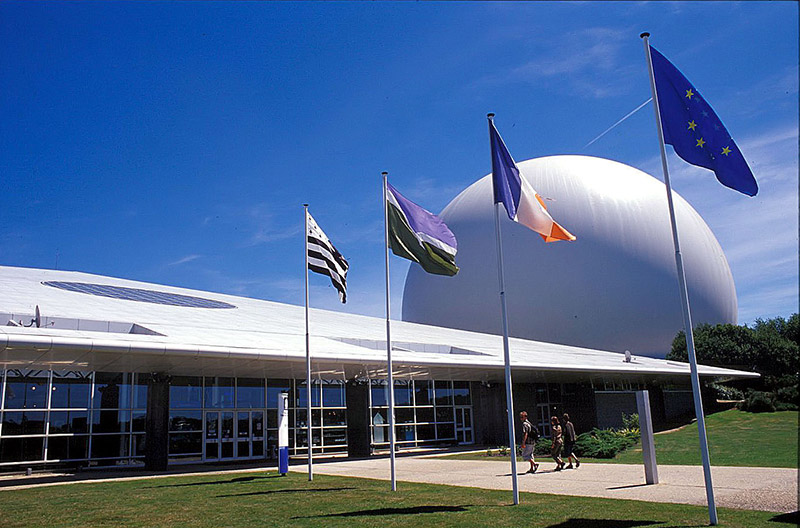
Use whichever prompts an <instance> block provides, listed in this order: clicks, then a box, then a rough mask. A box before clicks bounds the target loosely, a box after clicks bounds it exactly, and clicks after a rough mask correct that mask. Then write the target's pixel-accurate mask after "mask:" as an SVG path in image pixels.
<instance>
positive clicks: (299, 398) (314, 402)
mask: <svg viewBox="0 0 800 528" xmlns="http://www.w3.org/2000/svg"><path fill="white" fill-rule="evenodd" d="M295 387H296V388H297V394H296V400H295V401H296V404H295V407H305V406H306V405H307V404H306V402H307V401H308V391H307V390H306V382H305V380H303V381H300V382H298V383H297V384H296V385H295ZM319 388H320V383H319V380H311V406H312V407H319Z"/></svg>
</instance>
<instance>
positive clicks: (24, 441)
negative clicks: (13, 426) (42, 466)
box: [0, 438, 44, 462]
mask: <svg viewBox="0 0 800 528" xmlns="http://www.w3.org/2000/svg"><path fill="white" fill-rule="evenodd" d="M43 449H44V438H3V439H2V440H0V462H22V461H25V460H30V461H34V460H42V453H43Z"/></svg>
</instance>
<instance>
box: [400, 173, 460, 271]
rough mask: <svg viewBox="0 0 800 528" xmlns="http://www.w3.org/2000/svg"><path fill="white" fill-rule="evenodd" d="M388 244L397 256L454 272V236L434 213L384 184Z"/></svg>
mask: <svg viewBox="0 0 800 528" xmlns="http://www.w3.org/2000/svg"><path fill="white" fill-rule="evenodd" d="M386 190H387V193H386V201H387V203H386V210H387V216H388V220H389V247H390V248H391V250H392V253H394V254H395V255H397V256H398V257H403V258H406V259H408V260H411V261H414V262H417V263H418V264H419V265H420V266H422V269H424V270H425V271H427V272H428V273H434V274H436V275H449V276H452V275H455V274H456V273H458V266H456V251H457V244H456V237H455V235H453V232H452V231H450V229H448V227H447V226H446V225H445V223H444V222H442V220H441V219H440V218H439V217H438V216H436V215H435V214H433V213H431V212H429V211H426V210H425V209H423V208H422V207H420V206H418V205H417V204H415V203H414V202H412V201H411V200H409V199H408V198H406V197H405V196H403V195H402V194H400V193H399V192H397V189H395V188H394V187H392V186H391V185H390V184H389V183H388V182H387V183H386Z"/></svg>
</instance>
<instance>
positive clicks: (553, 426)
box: [550, 416, 564, 471]
mask: <svg viewBox="0 0 800 528" xmlns="http://www.w3.org/2000/svg"><path fill="white" fill-rule="evenodd" d="M550 435H551V438H552V439H553V445H552V446H550V456H552V457H553V460H555V461H556V467H555V469H554V470H553V471H561V470H562V469H564V461H563V460H561V449H562V448H563V447H564V440H563V437H562V433H561V426H560V425H559V424H558V416H552V417H550Z"/></svg>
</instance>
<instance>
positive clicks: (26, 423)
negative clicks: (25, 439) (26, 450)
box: [22, 411, 45, 435]
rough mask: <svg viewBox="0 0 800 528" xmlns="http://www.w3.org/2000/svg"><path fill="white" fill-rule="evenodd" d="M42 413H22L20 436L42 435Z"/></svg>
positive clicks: (43, 414)
mask: <svg viewBox="0 0 800 528" xmlns="http://www.w3.org/2000/svg"><path fill="white" fill-rule="evenodd" d="M44 417H45V413H44V411H25V412H24V413H22V434H26V435H34V434H44Z"/></svg>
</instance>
